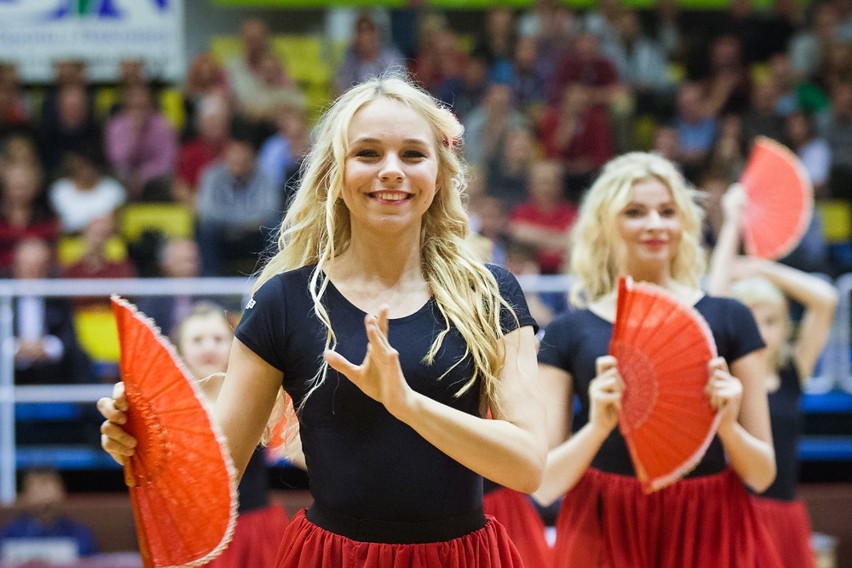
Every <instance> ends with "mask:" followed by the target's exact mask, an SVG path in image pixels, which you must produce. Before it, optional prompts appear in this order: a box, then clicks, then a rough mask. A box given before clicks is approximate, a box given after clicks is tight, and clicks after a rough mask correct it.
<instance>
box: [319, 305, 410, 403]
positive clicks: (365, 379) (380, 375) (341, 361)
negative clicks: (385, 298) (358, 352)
mask: <svg viewBox="0 0 852 568" xmlns="http://www.w3.org/2000/svg"><path fill="white" fill-rule="evenodd" d="M364 327H365V328H366V330H367V354H366V355H365V356H364V361H363V362H362V363H361V364H360V365H355V364H353V363H352V362H350V361H349V360H348V359H346V358H345V357H344V356H343V355H341V354H339V353H337V352H336V351H332V350H328V351H326V352H325V360H326V362H328V365H329V366H330V367H331V368H332V369H334V370H335V371H337V372H339V373H342V374H343V375H345V376H346V378H348V379H349V380H350V381H352V382H353V383H354V384H355V386H357V387H358V388H359V389H361V390H362V391H363V392H364V394H366V395H367V396H369V397H370V398H372V399H373V400H376V401H378V402H380V403H382V404H383V405H385V408H387V409H388V411H389V412H390V413H391V414H394V415H396V413H397V412H400V411H402V410H403V409H405V408H406V407H407V405H408V401H409V397H410V395H411V393H412V391H411V389H410V388H409V386H408V383H407V382H406V381H405V377H404V376H403V374H402V368H401V367H400V365H399V352H398V351H397V350H396V349H394V348H393V347H391V344H390V342H389V341H388V307H387V306H382V307H381V308H379V314H378V316H374V315H372V314H370V315H367V317H365V318H364Z"/></svg>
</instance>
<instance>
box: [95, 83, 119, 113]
mask: <svg viewBox="0 0 852 568" xmlns="http://www.w3.org/2000/svg"><path fill="white" fill-rule="evenodd" d="M116 103H118V89H117V88H115V87H101V88H100V89H98V91H97V93H95V116H96V117H97V118H98V120H106V119H107V118H109V111H110V110H111V109H112V107H113V106H115V104H116Z"/></svg>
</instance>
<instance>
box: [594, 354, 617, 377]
mask: <svg viewBox="0 0 852 568" xmlns="http://www.w3.org/2000/svg"><path fill="white" fill-rule="evenodd" d="M616 363H617V361H616V359H615V357H613V356H612V355H604V356H603V357H598V358H597V359H595V369H596V374H597V375H598V376H601V375H603V374H604V373H605V372H606V371H608V370H609V369H612V368H615V367H616Z"/></svg>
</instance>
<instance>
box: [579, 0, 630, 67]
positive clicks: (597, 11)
mask: <svg viewBox="0 0 852 568" xmlns="http://www.w3.org/2000/svg"><path fill="white" fill-rule="evenodd" d="M624 9H625V8H624V6H623V5H622V3H621V0H600V1H599V2H596V3H595V4H594V5H593V7H592V8H591V9H590V10H589V11H588V12H586V13H585V15H584V16H583V29H584V30H585V31H587V32H589V33H591V34H593V35H594V36H595V37H597V38H598V44H599V45H600V50H601V53H604V54H606V55H607V56H610V54H611V53H612V52H613V50H614V48H615V45H616V44H617V43H618V22H619V20H620V19H621V15H622V13H623V12H624Z"/></svg>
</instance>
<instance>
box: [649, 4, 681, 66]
mask: <svg viewBox="0 0 852 568" xmlns="http://www.w3.org/2000/svg"><path fill="white" fill-rule="evenodd" d="M655 16H656V17H655V18H654V32H653V34H652V36H653V37H654V38H655V39H656V41H657V42H658V43H659V45H660V47H662V49H663V52H664V53H665V56H666V59H667V60H669V61H672V62H681V61H682V58H683V54H684V51H685V48H684V43H685V42H684V37H683V35H684V32H683V26H682V24H681V21H680V20H681V18H680V6H679V3H678V1H677V0H659V1H658V2H657V3H656V13H655Z"/></svg>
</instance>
